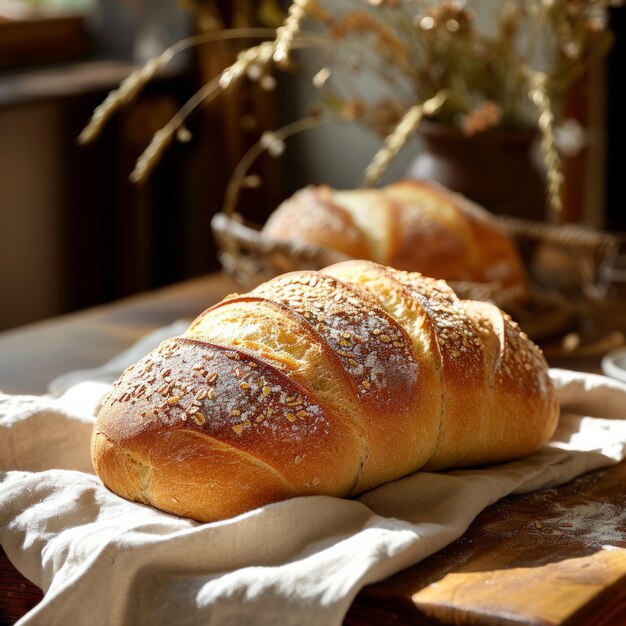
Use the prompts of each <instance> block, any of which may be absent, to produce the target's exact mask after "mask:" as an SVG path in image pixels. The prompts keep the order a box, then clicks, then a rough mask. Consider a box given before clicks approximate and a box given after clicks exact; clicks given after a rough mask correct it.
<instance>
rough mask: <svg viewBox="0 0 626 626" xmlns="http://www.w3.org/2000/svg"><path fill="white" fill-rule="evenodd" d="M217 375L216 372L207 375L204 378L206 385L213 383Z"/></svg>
mask: <svg viewBox="0 0 626 626" xmlns="http://www.w3.org/2000/svg"><path fill="white" fill-rule="evenodd" d="M218 376H219V374H218V373H217V372H212V373H211V374H208V375H207V377H206V379H205V380H206V382H207V383H212V382H215V381H216V380H217V378H218Z"/></svg>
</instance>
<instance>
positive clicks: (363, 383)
mask: <svg viewBox="0 0 626 626" xmlns="http://www.w3.org/2000/svg"><path fill="white" fill-rule="evenodd" d="M371 386H372V385H371V383H370V381H369V380H364V381H363V382H362V383H361V387H365V389H369V388H370V387H371Z"/></svg>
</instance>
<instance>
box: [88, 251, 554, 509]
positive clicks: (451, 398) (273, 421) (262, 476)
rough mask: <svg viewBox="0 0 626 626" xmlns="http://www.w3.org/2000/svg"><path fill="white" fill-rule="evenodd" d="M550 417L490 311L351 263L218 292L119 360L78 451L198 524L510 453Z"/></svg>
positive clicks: (502, 322)
mask: <svg viewBox="0 0 626 626" xmlns="http://www.w3.org/2000/svg"><path fill="white" fill-rule="evenodd" d="M557 416H558V406H557V402H556V400H555V394H554V390H553V388H552V385H551V382H550V379H549V377H548V372H547V367H546V363H545V361H544V359H543V356H542V354H541V351H540V350H539V349H538V348H537V347H536V346H535V345H534V344H533V343H532V342H531V341H530V340H529V339H528V338H527V337H526V336H525V335H524V334H523V333H522V332H520V330H519V328H518V327H517V325H516V324H515V323H514V322H512V321H511V320H510V318H509V317H508V316H507V315H506V314H504V313H502V311H500V309H498V308H497V307H495V306H493V305H491V304H487V303H484V302H475V301H468V300H459V299H458V298H457V297H456V296H455V294H454V293H453V292H452V290H451V289H450V288H449V287H448V285H447V284H446V283H445V282H443V281H440V280H434V279H431V278H425V277H423V276H421V275H419V274H415V273H414V274H411V273H407V272H402V271H397V270H394V269H391V268H388V267H383V266H380V265H377V264H375V263H371V262H368V261H348V262H345V263H339V264H337V265H333V266H331V267H328V268H326V269H324V270H322V271H321V272H313V271H301V272H293V273H289V274H285V275H282V276H279V277H277V278H275V279H272V280H270V281H269V282H267V283H264V284H262V285H260V286H259V287H257V288H256V289H254V290H253V291H252V292H250V293H248V294H244V295H237V294H235V295H232V296H229V297H227V298H226V299H225V300H223V301H222V302H220V303H218V304H216V305H215V306H213V307H211V308H210V309H208V310H207V311H205V312H204V313H202V314H201V315H200V316H199V317H198V318H197V319H196V320H195V321H194V322H193V323H192V324H191V326H190V327H189V329H188V330H187V331H186V332H185V334H184V335H183V336H181V337H175V338H173V339H170V340H168V341H165V342H164V343H162V344H161V345H160V346H159V348H157V349H156V350H155V351H153V352H152V353H151V354H149V355H148V356H146V357H145V358H144V359H142V360H141V361H139V362H138V363H137V364H136V365H134V366H131V367H130V368H128V370H126V372H125V373H124V374H123V375H122V377H121V378H120V380H118V381H117V382H116V383H115V385H114V387H113V390H112V392H111V393H110V395H109V396H108V398H107V399H106V400H105V402H104V404H103V407H102V409H101V411H100V413H99V415H98V418H97V422H96V425H95V429H94V435H93V444H92V454H93V463H94V467H95V469H96V472H97V473H98V475H99V476H100V477H101V478H102V480H103V482H104V484H105V485H107V486H108V487H109V488H110V489H111V490H113V491H114V492H116V493H117V494H119V495H120V496H123V497H125V498H128V499H130V500H135V501H137V502H143V503H146V504H150V505H153V506H155V507H157V508H159V509H162V510H164V511H168V512H171V513H175V514H177V515H182V516H187V517H191V518H194V519H197V520H201V521H212V520H219V519H223V518H227V517H230V516H233V515H236V514H238V513H241V512H244V511H247V510H250V509H253V508H255V507H258V506H260V505H263V504H267V503H270V502H275V501H279V500H284V499H287V498H291V497H294V496H301V495H310V494H327V495H333V496H340V497H344V496H352V495H356V494H359V493H361V492H363V491H366V490H368V489H371V488H373V487H376V486H377V485H380V484H382V483H384V482H387V481H391V480H394V479H397V478H400V477H402V476H405V475H407V474H410V473H412V472H415V471H416V470H419V469H422V468H424V469H429V470H435V469H443V468H450V467H459V466H469V465H476V464H485V463H494V462H498V461H504V460H508V459H513V458H516V457H520V456H523V455H526V454H529V453H531V452H533V451H534V450H536V449H537V448H538V447H539V446H541V445H542V443H544V442H545V441H546V440H547V439H549V437H550V436H551V435H552V433H553V431H554V429H555V427H556V422H557Z"/></svg>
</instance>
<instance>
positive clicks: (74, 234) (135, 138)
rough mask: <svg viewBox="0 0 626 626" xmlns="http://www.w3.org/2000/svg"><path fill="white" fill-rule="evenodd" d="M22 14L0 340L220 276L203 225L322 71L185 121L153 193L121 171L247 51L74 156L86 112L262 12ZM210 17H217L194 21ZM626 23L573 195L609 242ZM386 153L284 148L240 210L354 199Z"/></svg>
mask: <svg viewBox="0 0 626 626" xmlns="http://www.w3.org/2000/svg"><path fill="white" fill-rule="evenodd" d="M55 3H56V4H57V6H56V7H54V8H57V9H58V8H59V7H58V4H59V3H63V0H53V1H52V4H53V5H54V4H55ZM482 3H483V4H485V5H486V4H488V3H487V2H486V1H485V0H483V2H482ZM20 4H25V3H21V2H18V1H17V0H0V16H2V15H3V11H4V15H5V18H4V19H3V18H1V17H0V301H1V302H2V306H1V307H0V330H1V329H7V328H11V327H14V326H18V325H21V324H26V323H29V322H33V321H36V320H40V319H43V318H46V317H49V316H52V315H57V314H60V313H65V312H68V311H73V310H77V309H80V308H84V307H87V306H92V305H96V304H99V303H103V302H107V301H110V300H113V299H116V298H119V297H123V296H127V295H131V294H134V293H138V292H141V291H143V290H146V289H152V288H155V287H159V286H161V285H165V284H168V283H171V282H175V281H178V280H182V279H185V278H188V277H192V276H196V275H199V274H203V273H206V272H209V271H214V270H216V269H217V268H218V267H219V262H218V258H217V250H216V247H215V244H214V242H213V239H212V236H211V233H210V225H209V224H210V219H211V216H212V215H213V214H214V213H215V212H217V211H219V210H220V208H221V206H222V202H223V196H224V190H225V186H226V183H227V181H228V178H229V176H230V174H231V173H232V170H233V168H234V167H235V165H236V163H237V162H238V160H239V159H240V158H241V156H242V154H243V153H244V152H245V150H246V149H247V148H248V147H249V146H250V145H251V144H252V143H253V142H254V141H256V140H257V139H258V137H259V135H260V133H261V132H262V131H263V130H264V129H267V128H276V127H277V126H279V125H280V124H282V123H285V122H287V121H290V120H293V119H294V118H296V117H298V116H299V115H301V114H302V112H303V111H304V109H305V108H306V106H307V104H308V103H309V102H311V100H313V99H314V97H313V96H314V94H313V88H312V86H311V83H310V77H311V76H312V74H313V73H314V72H315V71H316V69H317V68H318V67H319V64H320V60H319V58H317V57H316V56H315V55H314V54H311V55H302V57H301V58H300V60H299V64H300V66H299V70H298V71H297V72H295V73H292V74H288V75H285V76H282V77H280V80H279V88H278V90H277V91H272V92H262V91H260V90H259V89H258V87H254V86H251V85H245V86H244V87H242V88H238V89H236V90H235V91H233V92H231V93H230V94H229V95H228V97H227V98H226V99H225V98H219V99H218V100H217V101H216V102H215V104H214V105H213V106H211V107H210V108H207V109H205V110H203V111H202V113H201V114H199V115H196V116H194V117H193V118H192V119H191V120H190V122H189V130H190V131H191V134H192V140H191V141H190V142H189V143H175V144H174V145H172V146H171V147H170V148H169V149H168V150H167V151H166V153H165V155H164V157H163V159H162V161H161V162H160V164H159V166H158V167H157V169H156V170H155V172H154V174H153V175H152V176H151V177H150V179H149V180H148V182H147V183H146V184H144V185H141V186H135V185H132V184H130V183H129V181H128V174H129V173H130V171H131V170H132V168H133V164H134V161H135V159H136V158H137V156H138V155H139V154H140V153H141V151H142V150H143V149H144V148H145V146H146V145H147V144H148V143H149V141H150V138H151V136H152V134H153V133H154V132H155V131H156V130H157V129H159V128H160V127H161V126H162V125H163V124H164V123H165V122H166V121H167V120H168V119H169V118H170V117H171V116H172V115H173V113H174V112H175V111H176V110H177V109H178V107H179V106H180V105H181V104H182V103H183V102H184V101H185V100H186V99H187V98H188V97H189V96H190V95H191V94H192V93H193V92H194V91H195V90H196V89H197V88H198V87H199V86H200V85H201V84H203V83H204V82H206V80H208V79H209V78H210V77H212V76H215V75H216V74H217V73H218V72H219V71H220V69H222V68H223V67H224V66H225V65H226V64H227V63H229V62H231V61H232V60H233V59H234V56H235V54H236V51H237V49H239V48H240V47H241V46H242V45H245V44H246V43H248V44H249V43H250V42H245V41H244V42H236V43H233V44H231V45H226V44H222V45H211V46H203V47H202V48H198V49H196V50H194V51H193V52H190V53H189V54H186V55H182V56H181V57H180V58H179V59H178V60H177V63H174V64H172V65H170V66H168V68H167V69H166V71H164V72H163V73H162V74H160V75H159V77H158V78H157V79H156V80H154V81H153V82H152V83H151V84H150V85H149V87H148V88H147V89H146V90H145V91H144V92H143V93H142V95H141V97H140V98H139V99H138V101H137V102H136V103H134V104H133V105H132V106H130V107H127V108H125V109H123V110H120V111H118V112H117V113H116V114H115V116H114V117H113V119H112V120H111V122H110V123H109V124H108V125H107V127H106V128H105V129H104V132H103V133H102V136H101V137H100V138H99V139H98V140H97V141H96V142H95V143H94V144H93V145H90V146H87V147H78V146H77V145H76V137H77V136H78V134H79V132H80V131H81V129H82V128H83V126H84V125H85V123H86V121H87V120H88V118H89V116H90V113H91V111H92V110H93V108H94V107H95V106H96V105H97V104H99V103H100V102H101V101H102V99H103V98H104V97H105V95H106V93H107V92H108V91H109V90H110V89H112V88H113V87H115V86H116V85H117V84H118V82H119V81H120V80H122V79H123V78H124V77H126V76H127V75H128V73H129V72H130V71H131V70H132V69H133V68H135V67H137V64H139V63H141V62H143V61H145V60H146V59H147V58H150V57H151V56H153V55H155V54H157V53H159V52H160V51H161V50H163V49H164V47H166V46H167V45H168V44H170V43H172V42H174V41H176V40H178V39H179V38H181V37H183V36H184V35H186V34H188V33H191V32H197V31H198V29H203V28H204V29H206V28H215V29H220V28H228V27H230V26H233V25H234V26H241V25H250V24H254V23H256V20H257V17H256V14H255V4H256V3H254V2H248V1H247V0H232V1H228V0H218V1H217V2H214V3H207V2H205V3H203V2H192V1H191V0H189V1H188V2H178V1H177V0H158V1H148V0H134V1H130V0H129V1H124V0H100V1H99V2H98V1H97V0H91V1H90V0H71V4H72V5H73V7H72V8H73V10H78V11H79V14H78V16H74V17H72V18H71V19H69V20H66V22H63V20H62V19H56V18H55V19H56V22H55V19H47V16H45V15H44V16H42V17H41V19H38V20H37V19H35V20H30V22H31V23H30V24H28V23H27V22H28V20H20V19H19V18H18V17H16V15H15V13H13V14H11V11H16V10H17V9H16V7H18V5H20ZM209 4H211V7H212V10H211V12H205V13H202V12H198V7H199V6H200V7H201V6H203V5H205V6H208V5H209ZM283 4H286V3H284V2H283ZM62 8H63V7H62ZM63 14H65V13H63ZM625 14H626V9H624V8H619V9H615V10H612V13H611V20H612V26H613V28H614V30H615V33H616V45H615V46H614V48H613V50H612V52H611V54H610V56H609V58H608V60H607V64H606V66H604V65H603V66H602V67H599V68H596V69H595V70H594V73H593V76H591V77H590V81H591V83H590V84H591V85H592V89H591V90H590V91H589V95H585V96H584V99H585V106H589V107H590V108H591V110H592V120H591V124H592V135H591V137H592V142H591V144H590V145H589V146H587V149H588V150H589V151H590V152H591V154H592V157H591V158H589V159H587V160H586V161H585V165H584V166H583V170H584V176H583V178H585V179H586V182H585V185H584V187H576V188H575V190H574V191H575V193H576V194H583V195H584V201H583V202H582V204H583V205H584V208H583V209H582V219H583V220H584V221H585V222H586V223H590V224H593V225H595V226H598V227H601V228H611V229H616V230H626V216H625V213H626V211H625V207H626V196H625V193H626V192H625V190H626V187H625V186H624V184H623V176H624V145H626V129H625V119H624V115H623V111H624V107H625V106H626V99H625V96H624V81H623V71H624V67H626V52H625V50H626V24H625V22H626V20H625ZM7 15H11V16H10V17H6V16H7ZM55 15H56V14H53V16H55ZM57 18H58V16H57ZM35 23H37V24H39V23H41V24H40V26H41V28H42V30H37V25H36V24H35ZM20 24H22V25H23V26H24V29H22V30H21V31H20V30H19V26H20ZM368 89H372V90H375V89H377V87H375V86H371V87H368ZM593 133H595V135H594V134H593ZM379 145H380V144H379V142H378V140H377V139H376V138H374V137H373V136H372V135H371V134H370V133H368V132H366V131H365V130H362V129H360V128H359V127H357V126H347V125H339V124H334V125H328V126H325V127H323V128H320V129H317V130H315V131H310V132H308V133H306V134H303V135H302V136H300V137H297V138H294V139H291V140H289V143H288V148H287V149H288V152H287V153H286V155H285V157H284V158H282V159H281V160H280V161H278V162H277V161H273V160H272V159H265V158H264V159H261V160H260V161H259V163H258V166H257V167H256V170H255V171H258V172H259V173H260V174H261V178H262V180H263V183H264V184H263V187H262V188H261V190H260V191H255V192H250V193H247V194H246V195H245V196H244V198H243V199H242V206H241V209H242V212H243V214H244V215H245V216H246V217H247V218H249V219H253V220H254V221H256V222H259V223H261V222H263V221H264V219H265V218H266V217H267V215H268V214H269V212H270V211H271V210H272V209H273V208H274V207H275V206H276V204H277V203H278V202H279V201H280V200H282V199H283V198H285V197H286V196H287V195H289V194H290V193H292V192H293V191H295V190H296V189H298V188H300V187H302V186H303V185H306V184H310V183H315V184H319V183H327V184H330V185H333V186H335V187H338V188H346V187H354V186H357V185H358V184H359V183H360V182H361V176H362V172H363V170H364V168H365V166H366V165H367V163H368V162H369V160H370V159H371V157H372V155H373V154H374V153H375V151H376V150H377V148H378V147H379ZM418 150H419V144H418V142H417V141H414V142H413V143H412V144H411V146H410V147H409V148H407V149H406V150H405V151H403V152H402V153H401V155H400V157H399V158H398V160H397V161H396V162H395V163H394V164H393V166H392V168H391V170H390V171H389V172H388V173H387V175H386V180H391V179H393V178H396V177H398V176H401V175H402V174H403V173H404V172H405V171H406V169H407V167H408V165H409V164H410V162H411V160H412V159H413V157H414V155H415V153H416V152H417V151H418ZM580 179H581V176H578V177H577V180H580Z"/></svg>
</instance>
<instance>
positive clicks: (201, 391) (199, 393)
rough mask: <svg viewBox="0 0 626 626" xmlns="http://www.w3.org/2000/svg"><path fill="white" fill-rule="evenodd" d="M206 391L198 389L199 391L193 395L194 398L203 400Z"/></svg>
mask: <svg viewBox="0 0 626 626" xmlns="http://www.w3.org/2000/svg"><path fill="white" fill-rule="evenodd" d="M207 393H208V391H207V390H206V389H200V391H198V393H197V394H196V396H195V398H196V400H204V399H205V398H206V396H207Z"/></svg>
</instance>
